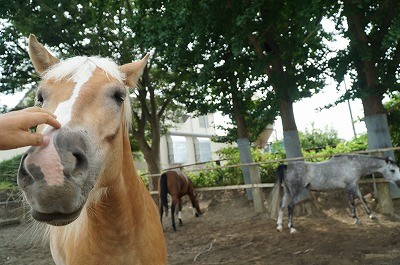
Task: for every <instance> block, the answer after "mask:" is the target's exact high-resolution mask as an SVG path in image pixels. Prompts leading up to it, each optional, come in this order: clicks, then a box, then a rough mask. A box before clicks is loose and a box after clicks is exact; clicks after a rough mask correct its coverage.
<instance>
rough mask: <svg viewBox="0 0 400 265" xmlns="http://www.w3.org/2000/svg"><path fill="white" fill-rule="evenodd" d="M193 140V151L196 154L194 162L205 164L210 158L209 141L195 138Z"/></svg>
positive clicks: (203, 138)
mask: <svg viewBox="0 0 400 265" xmlns="http://www.w3.org/2000/svg"><path fill="white" fill-rule="evenodd" d="M193 140H194V150H195V154H196V162H207V161H210V160H211V159H212V158H211V141H210V139H209V138H205V137H196V138H194V139H193Z"/></svg>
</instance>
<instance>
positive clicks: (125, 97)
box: [18, 35, 166, 264]
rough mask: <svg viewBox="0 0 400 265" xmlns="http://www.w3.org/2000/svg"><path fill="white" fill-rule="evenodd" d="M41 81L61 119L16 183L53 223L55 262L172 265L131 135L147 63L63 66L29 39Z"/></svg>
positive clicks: (92, 60)
mask: <svg viewBox="0 0 400 265" xmlns="http://www.w3.org/2000/svg"><path fill="white" fill-rule="evenodd" d="M29 55H30V58H31V60H32V62H33V65H34V66H35V68H36V70H37V71H38V72H39V73H40V74H41V77H42V81H41V83H40V85H39V87H38V90H37V93H36V99H37V101H38V102H39V103H40V105H41V106H42V107H43V108H44V109H46V110H49V111H51V112H53V113H54V114H56V115H57V117H58V120H59V121H60V123H61V124H62V127H61V128H60V129H58V130H55V129H54V128H51V127H49V126H44V127H43V126H39V127H38V131H39V132H41V133H43V134H46V135H48V136H50V138H51V141H50V143H49V145H47V146H45V147H32V148H30V149H29V150H28V151H27V152H26V153H25V155H24V156H23V158H22V160H21V165H20V169H19V172H18V185H19V186H20V187H21V188H22V190H23V193H24V196H25V198H26V200H27V201H28V203H29V205H30V207H31V214H32V217H33V218H34V219H35V220H37V221H39V222H44V223H47V224H48V225H49V226H48V230H49V234H50V248H51V253H52V256H53V259H54V261H55V262H56V264H166V247H165V240H164V235H163V231H162V226H161V223H160V221H159V218H158V212H157V207H156V205H155V203H154V201H153V199H152V198H151V196H150V194H149V192H148V191H147V189H146V187H145V185H144V184H143V183H142V181H141V179H140V178H139V177H138V175H137V173H136V170H135V168H134V165H133V160H132V155H131V147H130V142H129V138H128V130H129V126H130V120H131V116H130V115H131V114H130V102H129V93H128V87H132V86H134V85H135V83H136V82H137V80H138V79H139V77H140V76H141V74H142V72H143V69H144V67H145V65H146V62H147V56H146V57H145V58H144V59H143V60H141V61H138V62H133V63H129V64H125V65H122V66H120V67H118V66H117V65H116V64H115V63H114V62H112V61H111V60H109V59H106V58H99V57H74V58H71V59H67V60H65V61H59V60H58V59H57V58H55V57H53V56H52V55H51V54H50V53H49V52H48V51H47V50H46V49H45V48H44V47H43V46H42V45H41V44H40V43H39V42H38V41H37V39H36V37H35V36H33V35H30V37H29Z"/></svg>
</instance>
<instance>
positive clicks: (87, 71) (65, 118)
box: [43, 63, 96, 133]
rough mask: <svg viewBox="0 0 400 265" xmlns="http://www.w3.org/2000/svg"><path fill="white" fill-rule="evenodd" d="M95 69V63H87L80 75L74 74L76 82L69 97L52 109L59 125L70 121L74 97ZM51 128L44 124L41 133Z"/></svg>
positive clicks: (76, 96) (75, 97)
mask: <svg viewBox="0 0 400 265" xmlns="http://www.w3.org/2000/svg"><path fill="white" fill-rule="evenodd" d="M95 69H96V65H95V64H93V63H87V67H85V68H84V69H83V71H81V72H80V75H79V76H77V75H75V76H74V78H73V81H74V82H75V83H76V84H75V87H74V90H73V92H72V95H71V97H70V98H69V99H68V100H66V101H64V102H61V103H60V104H59V105H58V106H57V108H56V110H55V111H54V114H55V115H56V116H57V120H58V121H59V122H60V123H61V126H64V125H66V124H68V122H70V121H71V116H72V106H73V105H74V103H75V101H76V99H77V98H78V95H79V91H80V90H81V88H82V86H83V84H85V83H86V82H87V81H88V80H89V78H90V77H91V76H92V75H93V72H94V70H95ZM52 129H53V127H51V126H49V125H46V127H45V128H44V130H43V133H48V132H50V131H51V130H52Z"/></svg>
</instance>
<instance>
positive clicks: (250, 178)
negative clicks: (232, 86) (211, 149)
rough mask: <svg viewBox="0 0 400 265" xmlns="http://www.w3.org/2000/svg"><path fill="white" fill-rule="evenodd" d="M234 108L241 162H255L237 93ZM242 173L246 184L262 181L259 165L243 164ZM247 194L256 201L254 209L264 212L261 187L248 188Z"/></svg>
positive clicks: (234, 98) (234, 96) (233, 100)
mask: <svg viewBox="0 0 400 265" xmlns="http://www.w3.org/2000/svg"><path fill="white" fill-rule="evenodd" d="M232 105H233V106H232V108H233V117H234V119H235V121H236V126H237V136H238V139H237V144H238V149H239V157H240V163H241V164H246V163H253V157H252V154H251V147H250V141H249V133H248V130H247V125H246V121H245V118H244V114H243V108H242V102H241V98H238V97H237V95H232ZM242 174H243V179H244V183H245V184H251V183H253V184H256V183H261V177H260V170H259V168H258V166H242ZM253 191H254V193H253ZM246 195H247V199H248V200H252V201H253V203H254V209H255V211H256V212H259V213H261V212H264V205H263V201H264V200H263V196H262V191H261V189H260V188H258V189H254V190H252V189H246Z"/></svg>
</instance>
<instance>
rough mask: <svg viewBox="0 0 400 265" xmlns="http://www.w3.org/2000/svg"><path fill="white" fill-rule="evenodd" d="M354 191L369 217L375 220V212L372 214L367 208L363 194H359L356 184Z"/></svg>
mask: <svg viewBox="0 0 400 265" xmlns="http://www.w3.org/2000/svg"><path fill="white" fill-rule="evenodd" d="M355 192H356V195H357V196H358V198H360V201H361V203H362V205H363V206H364V208H365V211H366V212H367V214H368V216H369V218H371V219H372V220H377V219H378V218H376V216H375V214H373V212H372V211H371V210H370V209H369V207H368V205H367V203H366V202H365V199H364V196H363V195H362V194H361V191H360V188H359V187H358V186H357V187H356V189H355Z"/></svg>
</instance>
